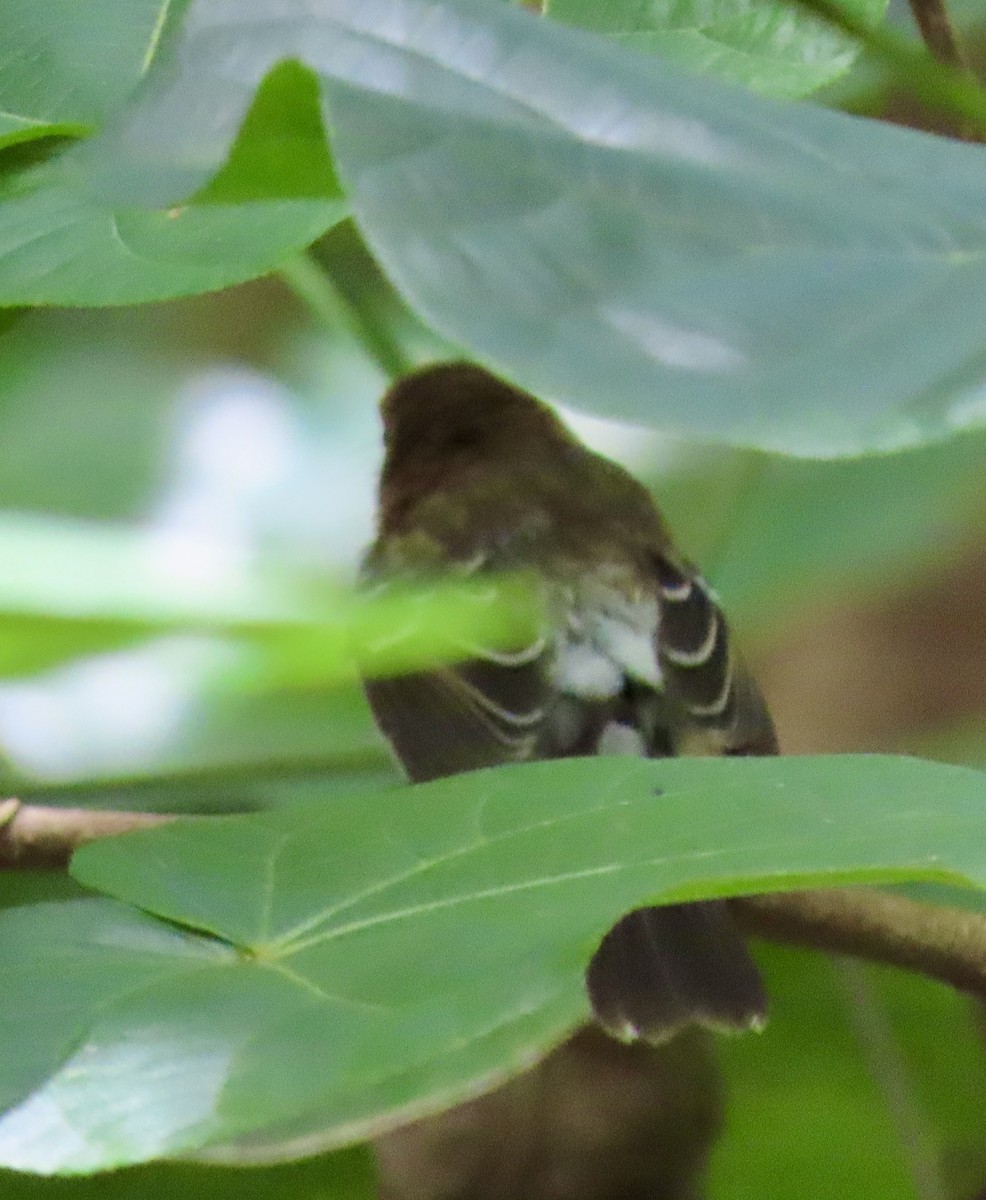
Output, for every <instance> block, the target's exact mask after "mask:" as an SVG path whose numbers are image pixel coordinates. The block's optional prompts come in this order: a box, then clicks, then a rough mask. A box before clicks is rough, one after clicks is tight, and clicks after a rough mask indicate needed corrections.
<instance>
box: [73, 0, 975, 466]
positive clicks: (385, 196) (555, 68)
mask: <svg viewBox="0 0 986 1200" xmlns="http://www.w3.org/2000/svg"><path fill="white" fill-rule="evenodd" d="M283 58H298V59H300V60H301V61H303V62H305V63H306V64H307V65H309V66H310V67H311V68H312V69H313V70H314V71H315V72H316V73H317V74H318V75H319V77H320V79H321V80H322V82H323V86H324V88H325V91H324V96H325V99H326V100H327V104H328V121H329V124H330V126H331V130H332V134H333V143H334V150H335V155H336V161H337V164H338V167H339V170H340V174H341V176H342V178H343V180H344V182H345V183H346V185H347V187H348V190H349V192H350V196H351V199H352V202H353V205H354V208H355V211H356V214H357V216H358V218H359V220H360V222H361V224H362V227H363V229H364V232H365V234H366V236H367V239H368V241H369V243H370V244H371V246H372V248H373V249H374V251H375V252H376V254H377V255H378V257H379V259H380V261H381V263H382V264H383V265H384V267H385V268H386V269H387V271H388V272H389V274H390V275H391V277H392V278H393V280H394V281H395V282H396V283H397V284H398V286H399V287H400V288H401V289H402V291H403V292H404V293H405V294H406V295H407V296H408V297H409V298H410V299H411V300H412V301H413V303H414V304H415V305H416V306H417V307H418V309H419V310H420V311H421V312H422V313H424V314H425V315H426V316H427V317H428V318H429V319H430V320H432V321H433V322H434V324H435V325H436V326H437V328H438V329H439V330H440V331H441V332H442V333H443V334H445V335H446V336H448V337H449V338H451V339H453V340H455V341H457V342H459V343H461V344H463V345H464V346H466V347H468V348H469V349H470V350H471V351H472V352H473V353H474V354H476V355H477V356H478V357H480V358H482V359H485V360H487V361H489V362H491V363H492V364H494V365H496V366H498V367H499V368H500V369H502V370H503V371H505V372H506V373H507V374H508V375H510V376H511V377H513V378H514V379H516V380H517V381H518V382H520V383H522V384H523V385H525V386H527V387H530V388H531V389H532V390H534V391H536V392H538V393H541V394H546V395H551V396H555V397H557V398H559V399H563V400H566V401H568V402H570V403H572V404H574V405H576V406H581V407H583V408H585V409H587V410H589V411H593V412H597V413H600V414H601V415H605V416H615V417H623V418H625V419H630V420H635V421H637V422H644V423H649V424H653V425H655V426H658V427H661V428H665V429H669V430H673V431H676V432H679V433H682V434H685V435H688V436H697V437H706V438H715V439H720V440H725V441H730V442H734V443H741V444H750V445H758V446H763V447H767V448H780V449H785V450H792V451H796V452H799V453H806V454H821V455H826V454H843V453H855V452H859V451H860V450H862V449H873V448H889V447H892V446H903V445H914V444H919V443H921V442H923V441H926V440H932V439H935V438H941V437H943V436H945V435H947V434H948V433H950V432H951V431H953V430H955V429H957V428H962V427H965V426H967V425H972V424H977V423H980V424H981V423H982V421H983V419H984V416H986V414H984V411H983V406H982V403H981V398H980V397H979V396H978V394H977V392H976V391H975V389H976V388H977V387H978V385H979V384H980V383H981V381H982V379H983V377H984V375H986V351H984V349H983V339H982V333H981V330H982V320H981V297H982V294H983V290H984V285H986V267H984V265H983V249H984V245H986V236H984V235H986V228H984V218H983V212H982V204H981V197H982V194H983V191H984V187H986V161H984V159H983V156H982V153H981V150H980V149H979V148H978V147H975V146H969V145H963V144H959V143H956V142H948V141H946V140H944V139H938V138H934V137H929V136H926V135H922V134H917V133H914V132H911V131H909V130H904V129H898V128H892V127H890V126H887V125H880V124H877V123H875V122H874V123H870V122H865V121H859V120H855V119H853V118H849V117H846V116H844V115H841V114H837V113H832V112H826V111H823V110H821V109H813V108H810V107H799V106H796V105H787V106H784V107H779V106H776V105H774V104H772V103H770V102H769V101H767V100H766V99H764V98H761V97H756V96H753V95H749V94H746V93H744V92H742V91H733V90H729V89H728V88H727V87H726V86H725V85H721V84H716V83H715V82H714V81H710V80H708V79H696V78H693V77H690V76H685V75H678V74H677V73H675V72H674V71H673V70H671V68H666V69H665V70H661V71H658V70H656V69H655V67H654V64H653V63H650V62H647V61H642V60H641V59H640V58H639V57H638V56H636V55H628V54H626V53H624V52H621V50H620V48H619V47H615V46H612V45H609V44H607V43H606V42H604V41H602V40H600V39H597V38H592V37H589V36H587V35H585V34H583V33H581V32H580V31H575V30H571V29H566V28H563V27H560V26H559V25H557V24H554V23H550V22H543V21H540V20H538V19H536V18H534V17H532V16H531V15H530V14H528V13H524V12H522V11H518V10H515V9H514V8H512V7H511V6H508V5H495V4H492V5H491V4H486V3H479V2H478V0H443V2H441V3H437V4H425V3H424V2H423V0H420V2H419V0H379V2H378V3H375V4H373V5H366V4H364V3H362V2H357V0H332V2H331V3H328V4H326V5H323V6H321V7H320V9H319V11H318V14H317V15H314V14H313V13H312V12H311V10H309V9H308V8H307V7H306V6H304V5H302V4H301V3H300V2H299V0H277V2H276V3H274V4H270V3H267V2H266V0H264V2H263V3H262V2H261V0H223V2H222V3H219V4H216V3H208V4H205V3H199V4H193V5H192V6H191V7H190V9H189V11H188V13H187V16H186V20H185V22H184V25H183V29H182V36H181V39H180V42H179V44H178V46H177V49H176V54H175V56H174V57H173V58H172V59H170V60H169V62H168V63H167V64H162V66H161V67H160V69H159V70H158V71H157V72H156V73H152V75H153V78H152V79H151V80H149V86H148V88H147V89H146V90H145V91H144V92H143V94H142V96H141V97H140V98H139V99H138V101H137V102H135V104H134V106H133V107H132V109H131V110H130V111H129V112H128V113H127V114H125V119H123V120H122V121H121V124H120V125H119V126H118V127H116V128H115V130H114V132H112V133H110V134H107V136H106V137H105V138H104V139H102V140H101V141H100V142H99V143H98V144H96V145H94V146H93V147H92V148H91V149H90V150H89V152H88V153H89V154H91V156H92V157H91V158H87V170H91V171H92V172H94V177H96V178H98V179H99V181H100V187H101V188H103V189H104V190H105V191H106V193H107V194H109V195H113V196H116V197H121V198H123V197H125V198H127V199H129V200H132V201H138V202H142V203H157V204H159V203H162V202H165V201H166V200H174V199H176V198H178V197H180V196H182V195H187V194H188V193H189V192H190V191H193V190H195V189H196V188H197V187H199V186H201V184H202V183H203V182H204V181H205V179H206V178H207V177H208V175H209V174H210V172H212V171H214V170H215V169H216V167H217V166H218V165H219V163H220V162H221V161H222V159H223V156H224V155H225V153H226V151H227V148H228V146H229V144H230V142H231V141H232V139H233V136H234V134H235V131H236V129H237V128H238V126H239V123H240V121H241V119H242V116H243V113H244V112H245V110H246V108H247V106H248V104H249V102H250V98H251V97H252V95H253V93H254V91H255V89H256V88H257V86H258V85H259V83H260V81H261V80H262V79H263V77H264V76H265V74H266V73H267V72H268V71H269V69H270V68H271V66H272V65H273V64H274V63H276V62H278V61H280V60H281V59H283ZM201 111H208V112H210V114H212V119H211V120H210V122H209V123H208V125H207V126H206V127H203V126H202V124H201V122H198V121H197V120H196V113H198V112H201ZM932 329H933V330H934V335H933V336H928V331H929V330H932Z"/></svg>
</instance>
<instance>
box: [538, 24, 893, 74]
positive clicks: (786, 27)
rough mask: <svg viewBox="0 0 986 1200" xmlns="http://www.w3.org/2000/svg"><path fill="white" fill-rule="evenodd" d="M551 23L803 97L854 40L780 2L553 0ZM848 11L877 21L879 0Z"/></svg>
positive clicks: (838, 65)
mask: <svg viewBox="0 0 986 1200" xmlns="http://www.w3.org/2000/svg"><path fill="white" fill-rule="evenodd" d="M546 7H547V11H548V12H549V13H550V15H551V16H552V17H554V18H555V19H556V20H559V21H563V22H565V23H566V24H569V25H578V26H580V27H581V28H583V29H590V30H592V31H594V32H596V33H605V34H608V35H609V36H610V37H612V38H613V39H614V40H615V41H617V42H619V43H620V44H621V45H624V46H629V47H631V48H632V49H634V50H641V51H643V52H644V53H647V54H656V55H660V56H661V57H662V58H668V59H670V60H672V61H676V62H679V63H682V64H683V65H684V66H687V67H692V68H694V69H695V70H697V71H701V72H702V73H704V74H708V75H718V76H719V77H720V78H722V79H726V80H729V81H731V82H733V83H742V84H745V85H746V86H747V87H749V88H752V89H753V91H755V92H762V93H764V94H765V95H771V96H804V95H807V94H808V93H809V92H813V91H814V90H815V89H816V88H819V87H821V86H822V85H823V84H826V83H830V82H831V81H832V80H833V79H837V78H838V77H839V76H840V75H842V74H844V73H845V72H846V71H847V70H848V69H849V67H850V66H851V65H852V63H853V61H854V59H855V58H856V55H857V54H858V52H859V44H858V42H855V41H853V40H852V39H850V38H848V37H846V36H845V35H844V34H841V33H839V32H837V31H836V30H834V29H833V28H832V26H831V25H828V24H826V23H824V22H822V21H820V20H819V19H818V18H816V17H813V16H811V15H810V14H809V13H808V11H807V10H806V9H802V8H800V7H798V6H797V5H794V4H791V3H784V2H782V0H717V2H716V3H713V4H711V5H710V4H703V3H701V2H700V0H687V2H686V3H684V4H681V3H671V2H670V0H608V3H606V4H604V5H600V4H595V3H593V2H592V0H550V2H549V3H548V4H547V6H546ZM845 7H846V9H847V10H848V11H850V12H851V13H852V14H853V16H854V17H856V18H858V19H860V20H862V21H864V22H866V23H867V24H871V25H872V24H875V23H876V22H877V21H879V20H880V18H881V17H882V16H883V14H884V11H885V10H886V7H887V6H886V3H885V2H884V0H856V2H855V3H853V4H847V5H846V6H845Z"/></svg>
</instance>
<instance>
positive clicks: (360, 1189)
mask: <svg viewBox="0 0 986 1200" xmlns="http://www.w3.org/2000/svg"><path fill="white" fill-rule="evenodd" d="M374 1175H375V1171H374V1163H373V1156H372V1153H371V1151H370V1150H369V1149H368V1148H367V1147H365V1146H357V1147H353V1148H351V1149H348V1150H340V1151H338V1152H337V1153H335V1154H328V1155H320V1156H319V1157H318V1158H309V1159H306V1160H305V1161H304V1162H299V1163H288V1164H285V1165H283V1166H276V1167H253V1168H252V1169H251V1170H249V1171H237V1170H228V1169H225V1170H224V1169H222V1168H216V1167H206V1166H200V1165H193V1164H188V1163H153V1164H152V1165H150V1166H147V1167H132V1168H130V1169H129V1170H123V1171H114V1172H112V1174H108V1175H98V1176H95V1177H93V1178H89V1179H45V1178H39V1177H38V1176H35V1175H21V1174H16V1175H15V1174H14V1173H13V1172H10V1171H3V1172H0V1191H2V1193H3V1196H4V1200H148V1198H149V1197H152V1196H181V1197H186V1196H187V1197H194V1200H373V1197H374V1196H375V1195H376V1190H375V1188H374Z"/></svg>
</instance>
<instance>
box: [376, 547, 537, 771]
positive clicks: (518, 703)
mask: <svg viewBox="0 0 986 1200" xmlns="http://www.w3.org/2000/svg"><path fill="white" fill-rule="evenodd" d="M450 569H451V573H452V574H453V575H454V574H458V575H459V576H460V577H462V578H466V577H474V576H480V577H482V576H484V575H486V574H487V573H492V572H493V571H494V570H495V564H491V563H490V562H489V560H487V559H485V558H479V557H476V558H473V559H471V560H470V561H469V562H467V563H462V564H455V563H452V564H450ZM366 575H369V576H370V577H371V578H372V567H371V568H370V570H369V571H365V572H364V576H366ZM384 586H386V580H384ZM490 595H491V598H492V599H493V601H494V602H495V601H496V593H495V592H494V591H492V590H491V593H490ZM395 636H399V633H398V634H397V635H395ZM454 649H456V650H458V651H460V652H461V657H460V655H459V654H456V657H457V658H459V659H460V660H459V661H457V662H455V663H454V664H452V665H447V666H441V667H436V668H434V669H430V670H426V671H416V672H412V673H411V674H404V675H393V676H382V677H370V678H364V680H363V689H364V691H365V693H366V697H367V699H368V701H369V704H370V708H371V709H372V711H373V715H374V717H375V718H376V721H377V724H378V725H379V727H380V729H381V730H382V731H383V733H384V735H385V736H386V738H387V740H388V741H389V742H390V744H391V746H392V748H393V750H394V753H395V754H396V755H397V758H398V759H399V760H400V762H401V764H402V766H403V767H404V770H405V772H406V773H407V776H408V778H409V779H410V780H411V781H412V782H414V783H421V782H424V781H425V780H428V779H437V778H439V777H441V776H443V775H454V774H457V773H459V772H460V771H471V770H476V769H478V768H480V767H490V766H496V765H498V764H500V763H507V762H520V761H523V760H524V759H528V758H531V757H534V756H535V752H536V750H537V747H538V744H539V741H540V737H541V730H542V726H543V725H544V722H545V717H546V714H547V712H548V709H549V707H550V705H551V701H552V689H551V683H550V677H549V665H550V661H551V658H552V655H553V646H552V645H551V643H550V640H549V638H548V637H547V635H546V634H545V633H544V632H543V631H542V630H535V631H531V634H530V637H529V638H528V639H527V640H524V641H523V643H522V644H519V645H516V646H511V647H509V648H503V647H502V646H488V645H483V644H479V643H477V642H476V641H475V640H470V641H469V642H468V643H466V642H462V643H461V644H456V645H455V647H454Z"/></svg>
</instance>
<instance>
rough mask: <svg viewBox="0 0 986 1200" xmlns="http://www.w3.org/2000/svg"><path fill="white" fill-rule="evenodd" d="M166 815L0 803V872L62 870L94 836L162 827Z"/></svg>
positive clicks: (8, 801) (7, 801) (167, 819)
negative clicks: (74, 853)
mask: <svg viewBox="0 0 986 1200" xmlns="http://www.w3.org/2000/svg"><path fill="white" fill-rule="evenodd" d="M175 819H176V818H175V817H174V816H172V815H170V814H165V813H142V812H133V813H128V812H109V811H105V810H98V809H88V808H46V807H44V806H42V805H37V804H21V802H20V801H19V800H0V871H10V870H21V871H58V870H64V869H65V868H66V867H67V866H68V863H69V859H70V858H71V857H72V852H73V850H75V849H76V848H77V847H79V846H82V845H84V844H85V843H86V842H91V841H93V839H94V838H101V837H110V836H111V835H113V834H116V833H129V832H130V831H131V830H133V829H147V828H148V826H151V825H163V824H165V823H166V822H168V821H174V820H175Z"/></svg>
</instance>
